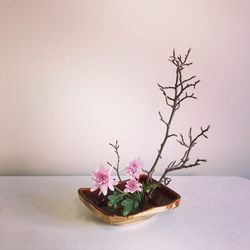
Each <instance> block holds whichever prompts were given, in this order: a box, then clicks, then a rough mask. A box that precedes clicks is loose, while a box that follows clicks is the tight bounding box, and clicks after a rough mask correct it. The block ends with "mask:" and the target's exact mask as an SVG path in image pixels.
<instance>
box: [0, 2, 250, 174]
mask: <svg viewBox="0 0 250 250" xmlns="http://www.w3.org/2000/svg"><path fill="white" fill-rule="evenodd" d="M249 11H250V1H247V0H246V1H236V0H231V1H230V0H229V1H226V0H220V1H218V0H216V1H215V0H210V1H208V0H207V1H202V0H199V1H198V0H197V1H195V0H192V1H186V0H183V1H167V0H166V1H160V0H154V1H153V0H152V1H139V0H133V1H132V0H131V1H129V0H127V1H117V0H113V1H112V0H110V1H108V0H103V1H101V0H100V1H93V0H89V1H86V0H85V1H83V0H82V1H80V0H79V1H77V0H70V1H69V0H68V1H63V0H60V1H59V0H58V1H55V0H43V1H42V0H40V1H35V0H30V1H29V0H22V1H18V0H16V1H7V0H6V1H4V0H0V174H1V175H41V174H42V175H83V174H90V173H91V171H92V170H93V168H95V167H96V166H98V165H99V164H100V163H101V162H104V163H105V162H106V161H107V160H109V161H113V160H115V155H114V154H113V152H112V149H111V148H110V147H109V146H108V143H109V142H113V141H115V139H118V140H119V141H120V144H121V147H120V153H121V158H122V164H123V166H125V164H126V162H127V160H129V159H130V158H131V157H133V156H140V157H141V158H142V159H143V160H144V162H145V166H146V168H147V167H148V168H149V167H150V165H151V164H152V162H153V160H154V158H155V155H156V152H157V148H158V146H159V144H160V142H161V140H162V137H163V133H164V126H163V125H162V123H161V122H160V121H159V120H158V115H157V112H158V111H159V110H161V111H162V112H163V113H164V112H165V115H166V116H167V113H168V110H167V109H166V108H165V106H164V101H163V98H162V95H161V93H160V91H159V90H158V89H157V87H156V83H157V82H160V83H162V84H165V83H170V82H171V81H173V79H174V71H173V67H172V65H171V64H170V63H169V62H168V57H169V56H170V55H171V53H172V49H173V48H176V49H177V51H178V52H180V53H185V52H186V50H187V49H188V48H189V47H192V48H193V51H192V53H191V59H192V60H193V61H194V63H195V64H194V66H193V67H192V68H190V73H191V74H197V75H198V76H199V78H200V79H201V80H202V82H201V84H200V86H199V88H198V89H197V92H196V94H197V96H198V97H199V99H198V100H197V101H190V102H187V103H186V106H185V107H183V109H181V110H180V111H179V112H178V113H177V115H176V119H175V121H174V123H173V125H174V127H175V132H176V133H179V132H183V133H185V132H187V131H188V128H189V127H190V126H192V127H193V128H194V130H195V131H198V130H199V127H200V126H201V125H203V126H205V125H207V124H209V123H210V124H211V126H212V129H211V132H210V134H209V137H210V139H209V140H208V141H205V140H202V141H200V144H199V145H198V146H197V148H196V149H195V150H194V152H193V155H192V156H193V157H194V158H195V157H197V156H199V157H204V158H207V159H208V163H206V164H204V165H203V166H201V167H199V168H196V169H190V170H187V171H185V170H184V171H180V172H178V173H175V174H191V175H236V176H242V177H246V178H250V170H249V166H250V156H249V141H250V133H249V125H250V118H249V104H250V101H249V99H250V94H249V91H250V87H249V85H250V82H249V80H250V76H249V68H250V62H249V61H250V60H249V58H250V50H249V44H250V28H249V23H250V17H249ZM182 150H183V149H182V148H181V147H180V146H179V145H177V144H176V143H175V142H174V140H172V141H171V143H169V144H168V145H167V148H166V150H165V154H164V156H165V157H164V160H163V161H161V164H160V165H159V168H160V169H162V168H163V167H164V166H165V165H166V164H167V163H168V162H169V161H170V160H172V159H175V158H178V157H180V154H181V152H182ZM160 169H159V171H158V173H160ZM173 174H174V173H173Z"/></svg>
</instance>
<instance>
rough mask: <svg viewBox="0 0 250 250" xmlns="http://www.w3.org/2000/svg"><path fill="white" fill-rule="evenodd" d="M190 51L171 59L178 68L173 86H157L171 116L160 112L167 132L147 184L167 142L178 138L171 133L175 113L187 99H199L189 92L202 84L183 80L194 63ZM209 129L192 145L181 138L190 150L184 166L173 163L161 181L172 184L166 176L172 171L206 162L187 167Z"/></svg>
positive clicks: (184, 158)
mask: <svg viewBox="0 0 250 250" xmlns="http://www.w3.org/2000/svg"><path fill="white" fill-rule="evenodd" d="M190 51H191V49H189V50H188V51H187V54H186V55H185V56H184V58H182V56H181V55H179V56H176V53H175V50H173V54H172V56H171V57H170V58H169V61H170V62H171V63H172V64H173V65H174V66H175V67H176V76H175V83H174V85H173V86H162V85H160V84H157V85H158V87H159V89H160V91H161V92H162V94H163V96H164V99H165V103H166V106H168V107H170V114H169V117H168V119H164V118H163V116H162V114H161V112H159V116H160V121H161V122H163V123H164V124H165V126H166V130H165V135H164V138H163V141H162V143H161V144H160V148H159V149H158V153H157V155H156V158H155V161H154V163H153V165H152V167H151V169H150V170H149V171H147V174H148V178H147V182H149V181H150V180H151V179H152V175H153V173H154V171H155V168H156V166H157V164H158V162H159V160H160V159H162V152H163V149H164V147H165V144H166V142H167V140H168V139H169V138H170V137H172V136H176V134H174V133H170V128H171V124H172V121H173V118H174V115H175V112H176V111H177V110H178V109H179V108H180V107H181V105H182V103H183V101H185V100H187V99H197V97H196V96H195V95H194V93H193V92H192V93H188V91H189V90H190V89H191V88H193V89H195V87H196V85H197V84H198V83H199V82H200V80H195V78H196V76H191V77H188V78H186V79H183V75H182V71H183V70H184V69H185V68H186V67H188V66H190V65H192V62H188V57H189V54H190ZM168 90H170V91H171V92H170V93H168ZM208 129H209V127H208V128H207V129H205V130H202V132H201V134H200V135H198V136H197V137H195V139H194V140H191V139H190V144H187V143H186V142H185V141H184V137H183V135H181V136H180V140H178V142H179V143H180V144H181V145H183V146H185V147H187V148H188V150H187V151H186V152H185V154H184V156H183V158H182V161H181V163H182V164H181V163H177V165H176V162H171V163H170V164H169V166H168V167H167V168H166V169H165V171H164V173H163V175H162V177H161V181H164V183H169V182H170V179H169V178H166V174H167V173H168V172H170V171H173V170H178V169H181V168H187V167H192V166H197V165H199V164H200V162H201V161H204V159H197V161H196V162H195V163H193V164H190V165H185V164H186V163H187V161H188V156H189V154H190V151H191V148H192V147H193V146H194V145H195V144H196V141H197V139H198V138H199V137H200V136H202V135H203V136H205V137H206V135H205V133H206V132H207V130H208ZM190 136H191V131H190ZM191 142H192V143H191Z"/></svg>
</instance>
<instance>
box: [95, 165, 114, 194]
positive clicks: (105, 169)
mask: <svg viewBox="0 0 250 250" xmlns="http://www.w3.org/2000/svg"><path fill="white" fill-rule="evenodd" d="M111 171H112V168H111V167H110V166H103V165H101V166H100V167H99V168H96V170H95V171H94V172H93V174H92V175H93V177H92V179H93V181H94V185H93V186H92V187H91V189H90V191H91V192H93V191H95V190H97V189H98V188H100V193H99V194H101V193H103V194H104V195H105V196H106V195H107V193H108V189H110V190H112V191H114V185H115V181H114V180H113V179H112V176H111Z"/></svg>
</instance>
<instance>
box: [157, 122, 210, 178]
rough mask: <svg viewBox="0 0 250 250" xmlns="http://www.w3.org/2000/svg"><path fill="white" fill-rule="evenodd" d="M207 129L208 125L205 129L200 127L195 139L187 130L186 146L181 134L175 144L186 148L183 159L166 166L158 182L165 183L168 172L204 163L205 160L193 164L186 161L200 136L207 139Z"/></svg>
mask: <svg viewBox="0 0 250 250" xmlns="http://www.w3.org/2000/svg"><path fill="white" fill-rule="evenodd" d="M209 129H210V125H208V126H207V127H206V128H205V129H203V128H202V127H201V132H200V133H199V134H198V135H197V136H196V137H195V138H193V136H192V129H191V128H190V129H189V133H188V137H189V144H187V143H186V142H185V140H184V137H183V135H182V134H181V135H180V137H181V139H180V140H177V142H179V143H180V144H181V145H182V146H184V147H186V148H187V149H186V151H185V152H184V155H183V157H182V158H181V159H180V161H179V162H178V163H175V162H174V163H172V162H171V163H170V164H169V165H168V166H167V168H166V169H165V171H164V173H163V174H162V176H161V178H160V180H159V182H163V181H164V183H165V179H166V178H167V177H166V175H167V173H169V172H172V171H175V170H180V169H184V168H191V167H195V166H198V165H200V163H201V162H206V160H205V159H197V160H196V161H195V162H193V163H190V164H187V163H188V161H189V155H190V152H191V150H192V148H193V147H194V146H195V145H196V144H197V140H198V139H199V138H200V137H202V136H203V137H205V138H208V137H207V135H206V133H207V132H208V131H209Z"/></svg>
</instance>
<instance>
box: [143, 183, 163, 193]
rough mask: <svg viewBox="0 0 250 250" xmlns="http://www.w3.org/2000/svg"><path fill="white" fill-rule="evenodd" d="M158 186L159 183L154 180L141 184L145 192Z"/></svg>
mask: <svg viewBox="0 0 250 250" xmlns="http://www.w3.org/2000/svg"><path fill="white" fill-rule="evenodd" d="M157 187H159V183H156V182H151V183H145V184H144V185H143V189H144V190H145V191H146V192H150V191H152V190H154V189H155V188H157Z"/></svg>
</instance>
